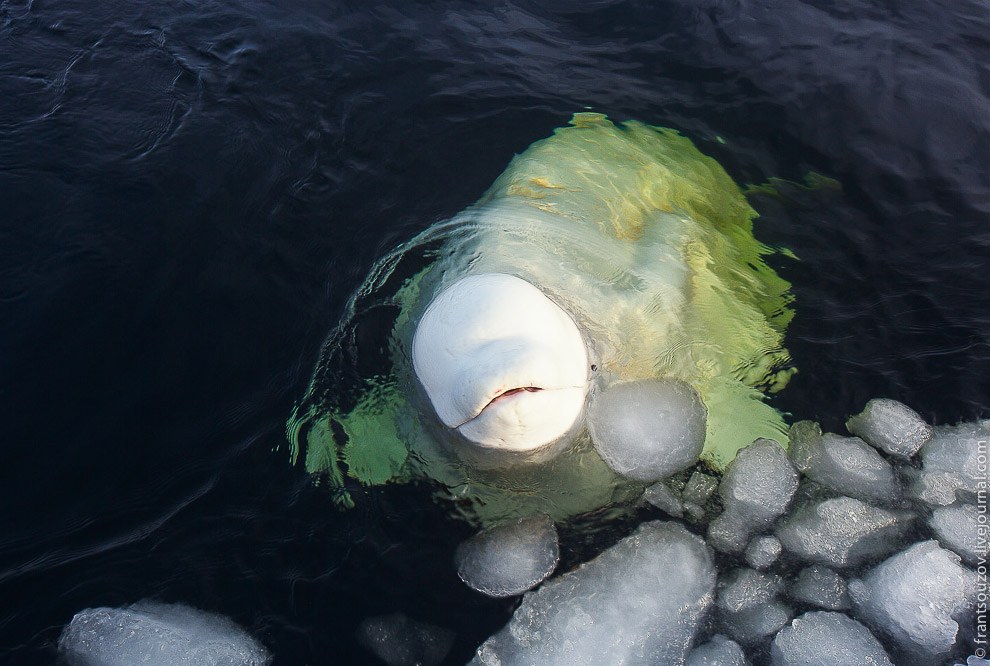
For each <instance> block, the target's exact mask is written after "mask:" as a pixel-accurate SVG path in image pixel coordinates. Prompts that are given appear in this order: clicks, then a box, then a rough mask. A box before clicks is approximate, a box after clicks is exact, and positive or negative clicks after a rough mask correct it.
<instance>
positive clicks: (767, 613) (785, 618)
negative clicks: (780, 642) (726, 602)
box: [723, 600, 794, 645]
mask: <svg viewBox="0 0 990 666" xmlns="http://www.w3.org/2000/svg"><path fill="white" fill-rule="evenodd" d="M793 616H794V612H793V611H792V610H791V608H790V607H789V606H787V605H786V604H784V603H781V602H780V601H777V600H774V601H770V602H767V603H765V604H757V605H755V606H750V607H748V608H746V609H745V610H741V611H739V612H738V613H726V614H724V615H723V617H724V618H725V622H724V625H723V628H724V629H725V631H726V632H728V634H729V635H730V636H732V637H733V638H734V639H736V640H737V641H739V642H740V643H743V644H744V645H751V644H754V643H759V642H760V641H762V640H764V639H766V638H768V637H770V636H773V635H774V634H775V633H777V632H778V631H780V628H781V627H783V626H784V625H786V624H787V623H788V622H790V621H791V618H792V617H793Z"/></svg>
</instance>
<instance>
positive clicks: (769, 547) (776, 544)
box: [743, 535, 783, 569]
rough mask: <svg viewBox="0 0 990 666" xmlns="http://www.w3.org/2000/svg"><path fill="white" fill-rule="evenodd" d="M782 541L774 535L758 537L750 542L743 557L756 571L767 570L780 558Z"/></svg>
mask: <svg viewBox="0 0 990 666" xmlns="http://www.w3.org/2000/svg"><path fill="white" fill-rule="evenodd" d="M782 548H783V546H781V545H780V539H778V538H777V537H775V536H773V535H766V536H758V537H755V538H754V539H753V540H752V541H750V542H749V545H748V546H746V551H745V552H744V553H743V557H744V558H745V560H746V564H748V565H749V566H751V567H753V568H754V569H766V568H767V567H769V566H771V565H772V564H773V563H774V562H776V561H777V558H778V557H780V551H781V550H782Z"/></svg>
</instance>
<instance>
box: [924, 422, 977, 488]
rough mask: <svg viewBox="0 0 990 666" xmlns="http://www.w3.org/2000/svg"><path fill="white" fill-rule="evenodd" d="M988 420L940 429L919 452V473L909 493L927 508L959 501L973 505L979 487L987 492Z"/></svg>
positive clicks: (940, 427)
mask: <svg viewBox="0 0 990 666" xmlns="http://www.w3.org/2000/svg"><path fill="white" fill-rule="evenodd" d="M988 441H990V420H984V421H978V422H976V423H961V424H959V425H957V426H939V427H937V428H935V431H934V435H933V436H932V438H931V440H929V441H928V442H927V443H926V444H925V445H924V447H922V449H921V460H922V469H921V473H920V475H919V476H918V478H917V479H915V481H914V483H913V484H912V486H911V489H910V493H911V494H912V495H913V496H914V497H916V498H918V499H920V500H921V501H923V502H925V503H926V504H928V505H930V506H933V507H934V506H947V505H949V504H952V503H953V502H955V501H956V499H959V500H960V501H963V502H967V503H970V504H973V503H975V500H976V493H977V491H978V490H979V489H980V487H981V484H983V485H982V487H983V489H984V491H985V490H986V483H987V479H986V461H985V460H984V462H983V463H982V470H983V471H982V473H981V463H980V457H981V456H983V457H984V459H985V458H986V456H987V442H988Z"/></svg>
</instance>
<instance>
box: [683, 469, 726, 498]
mask: <svg viewBox="0 0 990 666" xmlns="http://www.w3.org/2000/svg"><path fill="white" fill-rule="evenodd" d="M716 488H718V480H717V479H716V478H715V477H714V476H711V475H709V474H705V473H704V472H694V473H693V474H692V475H691V478H690V479H688V482H687V484H686V485H685V486H684V492H683V493H682V494H681V499H683V500H684V501H685V502H691V503H692V504H697V505H698V506H705V504H706V503H707V502H708V499H709V498H710V497H711V496H712V493H714V492H715V489H716Z"/></svg>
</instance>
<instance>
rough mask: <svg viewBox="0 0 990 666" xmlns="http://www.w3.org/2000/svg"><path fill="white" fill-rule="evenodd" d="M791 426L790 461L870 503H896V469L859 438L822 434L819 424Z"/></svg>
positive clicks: (828, 485)
mask: <svg viewBox="0 0 990 666" xmlns="http://www.w3.org/2000/svg"><path fill="white" fill-rule="evenodd" d="M808 423H810V422H807V421H804V422H800V423H796V424H794V427H793V428H791V437H790V451H789V455H790V457H791V462H793V463H794V466H795V467H797V468H798V470H799V471H800V472H801V473H803V474H804V475H805V476H807V477H808V478H809V479H811V480H812V481H815V482H816V483H818V484H819V485H822V486H824V487H826V488H829V489H831V490H834V491H835V492H837V493H839V494H840V495H847V496H849V497H855V498H858V499H861V500H864V501H867V502H871V503H873V502H882V503H886V504H890V503H893V502H894V501H895V500H897V498H898V497H899V496H900V489H899V488H898V485H897V479H896V478H895V477H894V468H893V467H892V466H891V464H890V463H889V462H887V461H886V460H885V459H884V458H883V456H881V455H880V454H879V453H877V450H876V449H874V448H873V447H871V446H870V445H869V444H867V443H866V442H864V441H863V440H861V439H860V438H858V437H839V436H838V435H824V436H823V435H822V434H821V430H820V429H819V428H818V424H817V423H813V424H811V425H806V424H808Z"/></svg>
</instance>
